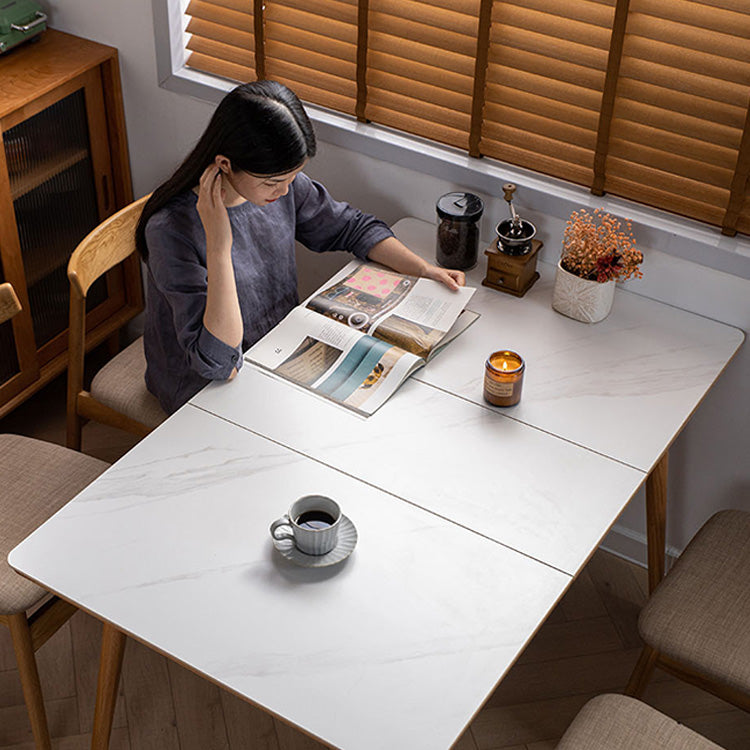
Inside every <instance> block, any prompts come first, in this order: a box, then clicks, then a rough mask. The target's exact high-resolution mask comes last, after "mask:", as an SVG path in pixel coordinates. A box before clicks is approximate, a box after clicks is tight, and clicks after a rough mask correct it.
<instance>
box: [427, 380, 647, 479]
mask: <svg viewBox="0 0 750 750" xmlns="http://www.w3.org/2000/svg"><path fill="white" fill-rule="evenodd" d="M412 377H413V378H414V380H415V381H416V382H417V383H421V384H422V385H426V386H427V387H428V388H434V389H435V390H436V391H440V392H441V393H445V394H446V395H448V396H453V398H459V399H461V400H462V401H466V403H467V404H473V405H474V406H478V407H479V408H480V409H484V410H485V411H488V412H491V413H492V414H498V412H497V411H496V410H495V409H491V408H490V407H489V406H485V405H484V404H480V403H477V402H476V401H472V399H470V398H468V397H467V396H461V395H460V394H458V393H453V391H449V390H447V389H446V388H442V387H441V386H439V385H435V384H434V383H428V382H427V381H426V380H420V379H419V378H418V377H416V376H414V375H413V376H412ZM498 416H499V417H504V418H505V419H512V420H513V421H514V422H516V423H517V424H522V425H523V426H524V427H529V428H531V429H532V430H537V432H541V433H543V434H545V435H549V436H550V437H553V438H556V439H557V440H562V441H563V442H564V443H568V444H570V445H575V446H576V447H577V448H581V449H582V450H585V451H588V452H589V453H593V454H594V455H595V456H601V457H602V458H606V459H608V460H609V461H614V462H615V463H616V464H620V465H621V466H627V468H629V469H633V470H634V471H637V472H640V473H641V474H648V471H646V470H645V469H641V468H640V467H639V466H635V465H633V464H631V463H628V462H627V461H623V460H622V459H620V458H615V457H614V456H609V455H607V454H606V453H603V452H602V451H598V450H595V449H594V448H589V446H587V445H583V444H582V443H577V442H576V441H575V440H571V439H570V438H566V437H563V436H562V435H557V434H556V433H554V432H551V431H550V430H545V429H544V428H543V427H539V426H538V425H535V424H531V423H530V422H524V421H523V420H522V419H519V418H518V417H514V416H513V415H511V414H498Z"/></svg>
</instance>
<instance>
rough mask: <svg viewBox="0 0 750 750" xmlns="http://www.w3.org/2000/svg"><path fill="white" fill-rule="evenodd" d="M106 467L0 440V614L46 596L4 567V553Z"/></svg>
mask: <svg viewBox="0 0 750 750" xmlns="http://www.w3.org/2000/svg"><path fill="white" fill-rule="evenodd" d="M107 466H108V464H106V463H104V461H99V459H96V458H91V456H85V455H83V453H78V452H76V451H72V450H69V449H68V448H63V447H62V446H60V445H54V444H52V443H46V442H44V441H42V440H34V439H33V438H28V437H23V436H21V435H0V614H2V615H11V614H16V613H18V612H25V611H26V610H27V609H29V608H30V607H32V606H33V605H34V604H36V602H38V601H39V600H40V599H41V598H42V597H43V596H45V594H46V593H47V592H46V591H44V589H41V588H39V586H37V585H36V584H34V583H32V582H31V581H29V580H27V579H26V578H24V577H23V576H20V575H18V573H16V572H15V571H14V570H13V569H12V568H11V567H10V565H8V553H9V552H10V551H11V550H12V549H13V547H15V546H16V545H17V544H19V542H22V541H23V540H24V539H25V538H26V537H27V536H28V535H29V534H31V532H32V531H34V529H36V528H37V527H39V526H41V525H42V524H43V523H44V522H45V521H46V520H47V519H48V518H49V517H50V516H51V515H53V514H54V513H55V512H56V511H57V510H59V509H60V508H61V507H62V506H63V505H65V503H67V502H68V501H69V500H71V499H72V498H74V497H75V496H76V495H77V494H78V493H79V492H80V491H81V490H82V489H83V488H84V487H86V485H88V484H90V483H91V482H92V481H93V480H94V479H96V478H97V477H98V476H99V475H100V474H101V473H102V472H103V471H104V470H105V469H106V468H107Z"/></svg>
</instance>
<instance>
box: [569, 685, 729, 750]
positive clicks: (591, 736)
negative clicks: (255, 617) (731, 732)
mask: <svg viewBox="0 0 750 750" xmlns="http://www.w3.org/2000/svg"><path fill="white" fill-rule="evenodd" d="M556 750H722V749H721V747H720V746H719V745H717V744H715V743H713V742H711V741H709V740H707V739H706V738H705V737H703V736H702V735H700V734H698V733H697V732H694V731H693V730H692V729H688V728H687V727H686V726H683V725H682V724H678V723H677V722H676V721H675V720H674V719H671V718H669V717H668V716H665V715H664V714H662V713H660V712H659V711H657V710H656V709H655V708H651V706H648V705H646V704H645V703H641V701H639V700H636V699H635V698H629V697H628V696H625V695H609V694H606V695H598V696H597V697H596V698H592V699H591V700H590V701H589V702H588V703H587V704H586V705H585V706H584V707H583V708H582V709H581V710H580V711H579V712H578V715H577V716H576V717H575V719H573V722H572V724H571V725H570V726H569V727H568V729H567V731H566V732H565V734H564V735H563V737H562V739H561V740H560V742H559V743H558V745H557V748H556Z"/></svg>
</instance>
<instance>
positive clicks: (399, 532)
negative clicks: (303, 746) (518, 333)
mask: <svg viewBox="0 0 750 750" xmlns="http://www.w3.org/2000/svg"><path fill="white" fill-rule="evenodd" d="M422 388H424V386H422ZM123 488H125V489H123ZM310 492H321V493H324V494H329V495H331V496H332V497H334V498H336V499H337V500H338V501H339V502H340V503H341V505H342V509H343V510H344V512H345V513H346V514H347V515H348V516H349V517H350V518H351V519H352V521H353V522H354V523H355V525H356V526H357V529H358V532H359V542H358V545H357V548H356V549H355V550H354V552H353V554H352V556H351V557H350V558H349V559H348V560H347V561H345V562H344V563H342V564H341V565H340V566H336V567H334V568H329V569H319V570H315V569H307V568H297V567H294V566H293V565H291V564H290V563H289V562H288V561H286V560H285V559H283V558H281V556H280V555H278V554H277V553H276V551H275V550H274V549H273V545H272V543H271V541H270V536H269V533H268V526H269V524H270V522H271V521H272V520H273V519H274V518H277V517H278V516H279V515H281V514H282V513H283V512H284V511H285V510H286V509H287V508H288V506H289V505H290V503H291V502H292V500H294V499H295V498H296V497H298V496H300V495H302V494H307V493H310ZM10 560H11V564H12V565H14V566H15V567H17V568H18V569H21V570H23V571H25V572H26V573H27V574H28V575H30V576H31V577H33V578H36V579H37V580H40V581H41V582H43V583H44V584H45V585H46V586H47V587H48V588H49V589H51V590H53V591H57V592H58V593H60V594H62V595H63V596H66V597H67V598H69V599H72V600H73V601H76V602H78V603H80V605H81V606H82V607H84V608H85V609H87V610H88V611H90V612H91V613H92V614H94V615H95V616H99V617H101V618H103V619H106V620H109V621H110V622H113V623H114V624H115V625H116V626H117V627H119V628H121V629H123V630H124V631H126V632H128V633H131V634H133V635H135V636H137V637H138V638H140V639H142V640H143V641H145V642H146V643H149V644H151V645H152V646H154V647H155V648H157V649H159V650H161V651H163V652H164V653H166V654H167V655H169V656H171V657H172V658H174V659H175V660H177V661H179V662H181V663H183V664H185V665H187V666H189V667H190V668H192V669H195V670H196V671H198V672H199V673H201V674H204V675H206V676H208V677H209V678H211V679H213V680H215V681H217V682H218V683H220V684H221V685H224V686H226V687H228V688H230V689H231V690H234V691H236V692H238V693H239V694H242V695H245V696H248V697H249V698H250V699H251V700H252V701H253V702H255V703H257V704H258V705H260V706H262V707H265V708H267V709H268V710H270V711H272V712H274V713H276V714H278V715H279V716H281V717H283V718H286V719H288V720H289V721H291V722H292V723H293V724H296V725H297V726H299V727H302V728H303V729H304V730H305V731H308V732H310V733H312V734H313V735H315V736H318V737H321V738H324V739H325V741H327V742H328V743H330V744H332V745H333V746H336V747H341V748H347V750H380V749H381V748H383V747H389V748H410V749H415V750H420V749H422V748H423V749H424V750H434V749H435V748H438V747H445V748H447V747H449V746H450V745H451V743H452V742H453V741H454V740H455V739H456V738H457V737H458V736H459V734H460V733H461V732H462V730H463V728H464V726H465V725H466V723H467V722H468V721H469V720H470V718H471V716H472V715H473V712H474V711H475V710H476V708H477V707H478V706H479V705H480V704H481V703H482V701H483V700H484V699H485V697H486V696H487V695H488V694H489V693H490V692H491V690H492V689H493V687H494V686H495V684H496V683H497V681H498V680H499V679H500V678H501V677H502V675H503V674H504V673H505V672H506V671H507V669H509V667H510V665H511V664H512V663H513V661H514V660H515V658H516V657H517V655H518V654H519V653H520V652H521V650H522V649H523V647H524V645H525V643H526V642H527V640H528V639H529V638H530V636H531V634H532V633H533V632H534V630H535V628H536V625H537V623H538V622H540V621H541V620H542V619H544V617H545V616H546V614H547V612H548V611H549V610H550V609H551V607H552V606H553V605H554V603H555V601H556V600H557V599H558V597H559V596H560V595H561V594H562V592H563V591H564V590H565V588H566V587H567V586H568V584H569V582H570V580H571V579H570V577H569V576H567V575H565V574H564V573H562V572H560V571H557V570H554V569H553V568H550V567H548V566H545V565H543V564H541V563H539V562H537V561H534V560H532V559H530V558H528V557H526V556H523V555H520V554H518V553H516V552H514V551H512V550H510V549H508V548H507V547H504V546H502V545H499V544H496V543H494V542H492V541H490V540H488V539H486V538H484V537H482V536H479V535H477V534H475V533H473V532H471V531H468V530H466V529H463V528H461V527H459V526H457V525H455V524H453V523H450V522H448V521H445V520H443V519H441V518H439V517H437V516H436V515H434V514H430V513H427V512H425V511H423V510H420V509H419V508H416V507H415V506H413V505H410V504H409V503H405V502H403V501H401V500H399V499H397V498H394V497H392V496H390V495H388V494H387V493H384V492H382V491H380V490H378V489H376V488H373V487H371V486H368V485H366V484H363V483H362V482H360V481H358V480H356V479H354V478H352V477H349V476H347V475H345V474H343V473H341V472H338V471H335V470H333V469H330V468H328V467H326V466H324V465H322V464H321V463H319V462H316V461H313V460H310V459H307V458H304V457H302V456H300V455H299V454H298V453H294V452H291V451H289V450H287V449H285V448H283V447H281V446H279V445H275V444H273V443H270V442H269V441H267V440H265V439H263V438H260V437H257V436H255V435H253V434H251V433H250V432H248V431H246V430H243V429H240V428H238V427H236V426H234V425H231V424H229V423H227V422H225V421H223V420H220V419H217V418H215V417H213V416H211V415H209V414H207V413H205V412H204V411H202V410H200V409H197V408H195V407H190V408H186V409H183V410H181V411H180V412H179V413H178V414H177V415H175V416H174V417H173V418H172V419H170V420H168V421H167V422H165V423H164V424H163V425H162V426H161V427H160V428H159V429H158V430H157V431H155V432H154V433H153V434H152V435H151V436H149V437H148V438H146V439H145V440H143V441H142V442H141V443H139V444H138V445H137V446H136V447H135V448H134V449H133V450H132V451H131V452H130V453H128V454H127V455H126V456H125V457H123V458H122V459H121V460H120V461H119V462H117V463H116V464H115V465H114V466H113V467H111V468H110V469H109V470H108V471H107V472H106V473H105V475H103V477H102V478H101V480H99V481H97V482H95V483H94V484H92V485H91V486H90V487H89V488H87V489H86V490H85V491H84V492H83V493H82V494H81V495H79V497H78V498H77V499H75V500H74V501H73V502H71V503H69V504H68V505H67V506H65V507H64V508H62V509H61V510H60V511H59V512H58V513H57V514H56V515H55V516H53V518H52V519H50V520H49V521H48V522H47V523H46V524H44V525H43V526H42V527H41V528H40V529H39V530H38V531H37V532H35V533H34V534H33V535H32V536H31V537H29V538H28V539H27V540H26V541H24V542H23V543H22V544H21V545H19V547H17V548H16V549H15V550H14V551H13V552H12V553H11V557H10ZM436 706H440V709H439V710H436Z"/></svg>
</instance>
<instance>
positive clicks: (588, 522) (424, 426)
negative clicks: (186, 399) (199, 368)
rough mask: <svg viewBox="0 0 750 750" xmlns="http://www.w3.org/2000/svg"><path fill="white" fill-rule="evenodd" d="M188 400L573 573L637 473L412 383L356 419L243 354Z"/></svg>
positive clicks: (637, 480)
mask: <svg viewBox="0 0 750 750" xmlns="http://www.w3.org/2000/svg"><path fill="white" fill-rule="evenodd" d="M475 325H476V324H475ZM464 335H465V334H464ZM459 338H460V337H459ZM457 341H458V339H457V340H456V341H455V342H453V343H454V344H455V343H456V342H457ZM449 348H450V347H449ZM447 353H448V351H447V350H446V352H444V354H447ZM440 356H443V354H441V355H440ZM432 364H433V363H430V365H428V367H431V366H432ZM191 404H194V405H196V406H198V407H201V408H203V409H206V410H207V411H209V412H211V413H212V414H215V415H217V416H220V417H222V418H224V419H227V420H228V421H231V422H234V423H236V424H238V425H240V426H242V427H244V428H246V429H248V430H252V431H253V432H256V433H258V434H260V435H263V436H265V437H268V438H270V439H272V440H274V441H276V442H278V443H280V444H281V445H284V446H286V447H289V448H292V449H293V450H296V451H299V452H301V453H303V454H304V455H306V456H309V457H311V458H314V459H316V460H318V461H320V462H321V463H324V464H327V465H329V466H332V467H334V468H336V469H339V470H341V471H344V472H346V473H347V474H350V475H351V476H353V477H357V478H359V479H362V480H363V481H365V482H367V483H368V484H371V485H373V486H375V487H378V488H380V489H383V490H386V491H388V492H390V493H392V494H393V495H395V496H397V497H400V498H402V499H404V500H406V501H408V502H410V503H413V504H415V505H418V506H420V507H422V508H425V509H427V510H430V511H432V512H434V513H437V514H439V515H441V516H443V517H445V518H447V519H449V520H451V521H455V522H456V523H458V524H461V525H462V526H466V527H467V528H470V529H472V530H474V531H477V532H479V533H482V534H484V535H486V536H488V537H489V538H491V539H493V540H495V541H497V542H500V543H502V544H505V545H507V546H509V547H512V548H514V549H516V550H519V551H520V552H523V553H524V554H527V555H529V556H531V557H534V558H536V559H538V560H540V561H542V562H545V563H547V564H549V565H551V566H553V567H555V568H558V569H560V570H562V571H565V572H566V573H570V574H575V573H576V572H577V571H578V570H579V569H580V568H581V567H582V566H583V564H584V563H585V562H586V560H587V558H588V556H589V555H590V554H591V551H592V550H593V549H595V548H596V546H597V545H598V543H599V541H600V540H601V539H602V537H603V536H604V535H605V534H606V533H607V531H608V530H609V528H610V526H611V525H612V524H613V523H614V521H615V519H616V518H617V516H618V515H619V514H620V511H621V510H622V509H623V508H624V507H625V504H626V503H627V501H628V500H629V499H630V497H632V495H633V494H634V493H635V491H636V490H637V489H638V488H639V486H640V485H641V484H642V482H643V481H644V479H645V474H644V472H642V471H639V470H637V469H634V468H632V467H630V466H625V465H623V464H621V463H619V462H617V461H613V460H611V459H609V458H606V457H604V456H600V455H598V454H596V453H594V452H592V451H589V450H585V449H582V448H580V447H579V446H577V445H574V444H572V443H570V442H568V441H565V440H560V439H559V438H556V437H554V436H552V435H549V434H547V433H545V432H542V431H541V430H538V429H535V428H533V427H529V426H527V425H524V424H521V423H519V422H517V421H515V420H513V419H508V418H507V417H505V416H503V415H502V414H501V413H498V411H496V410H493V409H492V408H490V407H489V406H488V407H486V408H485V407H484V406H478V405H476V404H473V403H471V402H469V401H466V400H464V399H462V398H456V397H455V396H452V395H450V394H447V393H444V392H442V391H440V390H438V389H436V388H433V387H431V386H429V385H426V384H424V383H420V382H415V381H413V380H410V381H407V382H406V383H404V384H403V385H402V386H401V388H399V390H398V391H397V392H396V393H395V394H394V396H393V397H392V398H391V399H390V400H389V401H388V402H387V403H386V404H385V405H384V406H383V407H381V408H380V409H379V410H378V411H377V412H375V414H373V415H372V416H370V417H368V418H364V417H361V416H359V415H357V414H355V413H353V412H352V411H350V410H348V409H346V408H344V407H342V406H339V405H337V404H334V403H332V402H330V401H327V400H325V399H323V398H320V397H318V396H316V395H314V394H311V393H309V392H307V391H304V390H302V389H301V388H299V387H297V386H295V385H292V384H290V383H288V382H286V381H282V380H279V379H277V378H275V377H274V376H272V375H270V374H266V373H265V372H262V371H260V370H258V369H256V368H254V367H253V366H252V365H250V364H247V363H246V364H245V366H244V367H243V368H242V370H241V371H240V373H239V375H238V376H237V377H236V378H235V379H234V380H233V381H231V382H228V383H213V384H211V385H209V386H208V387H207V388H205V389H204V390H203V391H202V392H201V393H200V394H198V395H197V396H196V397H195V398H193V399H192V401H191Z"/></svg>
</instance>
